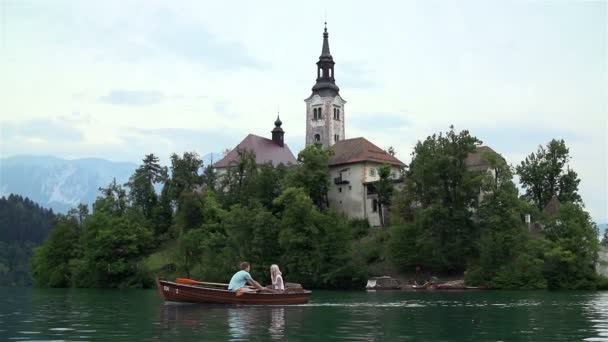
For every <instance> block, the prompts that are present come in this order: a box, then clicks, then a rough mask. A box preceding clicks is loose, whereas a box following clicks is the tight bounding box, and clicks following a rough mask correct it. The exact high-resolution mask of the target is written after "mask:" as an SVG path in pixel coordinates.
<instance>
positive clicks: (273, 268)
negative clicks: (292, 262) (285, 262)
mask: <svg viewBox="0 0 608 342" xmlns="http://www.w3.org/2000/svg"><path fill="white" fill-rule="evenodd" d="M281 274H282V273H281V270H280V269H279V265H277V264H272V265H270V280H272V285H274V284H276V283H277V276H280V275H281Z"/></svg>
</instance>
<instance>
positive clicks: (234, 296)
mask: <svg viewBox="0 0 608 342" xmlns="http://www.w3.org/2000/svg"><path fill="white" fill-rule="evenodd" d="M294 285H295V284H294ZM156 287H157V289H158V293H159V294H160V296H161V298H162V299H164V300H165V301H167V302H186V303H214V304H250V305H293V304H306V303H308V301H309V300H310V295H311V291H308V290H304V289H303V288H302V287H301V286H292V287H290V286H289V283H288V286H287V288H286V289H285V291H281V292H274V291H270V290H262V291H250V292H234V291H228V284H221V283H209V282H200V281H191V280H190V281H188V282H187V283H186V282H183V281H180V282H172V281H168V280H163V279H159V278H157V279H156Z"/></svg>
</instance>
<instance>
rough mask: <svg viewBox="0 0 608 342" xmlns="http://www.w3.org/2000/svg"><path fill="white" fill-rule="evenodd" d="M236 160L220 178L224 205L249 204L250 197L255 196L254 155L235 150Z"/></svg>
mask: <svg viewBox="0 0 608 342" xmlns="http://www.w3.org/2000/svg"><path fill="white" fill-rule="evenodd" d="M237 154H238V158H237V159H236V160H235V161H234V162H233V163H232V165H230V167H229V168H228V170H227V173H226V174H225V176H224V177H222V184H221V193H222V194H223V195H224V201H223V202H224V205H225V206H226V207H230V206H231V205H233V204H237V203H238V204H243V205H245V204H246V203H248V202H249V200H250V197H249V196H251V195H254V194H255V187H256V179H257V176H258V166H257V163H256V157H255V153H254V152H253V151H250V150H247V149H244V150H241V149H237Z"/></svg>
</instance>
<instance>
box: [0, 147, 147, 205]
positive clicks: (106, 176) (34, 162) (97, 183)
mask: <svg viewBox="0 0 608 342" xmlns="http://www.w3.org/2000/svg"><path fill="white" fill-rule="evenodd" d="M136 168H137V164H134V163H127V162H112V161H108V160H104V159H95V158H87V159H73V160H68V159H61V158H56V157H51V156H29V155H28V156H25V155H24V156H13V157H8V158H0V196H8V195H9V194H11V193H13V194H19V195H21V196H25V197H28V198H30V199H31V200H33V201H34V202H36V203H38V204H39V205H41V206H43V207H46V208H52V209H53V210H54V211H55V212H61V213H64V212H66V211H67V210H69V209H70V208H73V207H75V206H77V205H78V204H79V203H86V204H89V205H90V204H92V203H93V202H94V201H95V199H96V198H97V196H98V194H99V187H106V186H107V185H108V184H110V182H111V181H112V179H113V178H116V181H117V182H118V183H119V184H123V183H126V182H127V181H128V180H129V177H130V176H131V174H133V171H135V169H136Z"/></svg>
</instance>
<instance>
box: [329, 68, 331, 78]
mask: <svg viewBox="0 0 608 342" xmlns="http://www.w3.org/2000/svg"><path fill="white" fill-rule="evenodd" d="M329 77H331V69H329Z"/></svg>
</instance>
